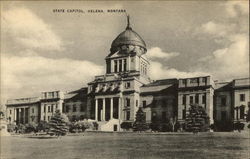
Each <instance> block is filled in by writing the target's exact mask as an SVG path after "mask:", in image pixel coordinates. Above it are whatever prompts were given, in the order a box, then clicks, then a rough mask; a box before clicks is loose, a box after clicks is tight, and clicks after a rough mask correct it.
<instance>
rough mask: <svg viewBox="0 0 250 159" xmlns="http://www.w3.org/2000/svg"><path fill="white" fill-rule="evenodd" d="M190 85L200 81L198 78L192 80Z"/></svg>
mask: <svg viewBox="0 0 250 159" xmlns="http://www.w3.org/2000/svg"><path fill="white" fill-rule="evenodd" d="M190 83H198V79H197V78H193V79H190Z"/></svg>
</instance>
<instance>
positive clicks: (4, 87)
mask: <svg viewBox="0 0 250 159" xmlns="http://www.w3.org/2000/svg"><path fill="white" fill-rule="evenodd" d="M0 3H1V30H0V32H1V35H0V36H1V41H0V42H1V104H3V103H5V102H6V99H10V98H23V97H34V96H39V95H40V93H41V92H42V91H52V90H62V91H72V90H75V89H79V88H81V87H85V86H87V83H88V82H91V81H92V80H93V79H94V76H96V75H101V74H104V73H105V60H104V58H105V57H106V56H107V55H108V54H109V49H110V46H111V43H112V41H113V40H114V39H115V38H116V36H117V35H118V34H119V33H121V32H122V31H124V30H125V28H126V25H127V24H126V22H127V20H126V14H129V15H130V23H131V27H132V28H133V30H134V31H136V32H137V33H138V34H139V35H140V36H141V37H142V38H143V39H144V41H145V42H146V45H147V53H146V55H147V57H148V58H149V60H150V64H151V65H150V77H151V79H153V80H156V79H166V78H187V77H195V76H202V75H211V76H212V77H213V79H214V80H219V81H229V80H232V79H235V78H244V77H249V7H248V3H249V1H205V2H204V1H157V2H153V1H134V2H132V1H129V2H127V1H122V2H118V1H94V2H91V1H70V2H66V1H54V2H53V1H36V2H35V1H4V2H3V1H1V2H0ZM54 9H64V10H65V12H64V13H61V12H53V10H54ZM68 9H80V10H83V11H84V13H76V12H75V13H68V12H67V10H68ZM89 9H94V10H95V9H99V10H103V11H104V13H88V10H89ZM107 9H124V10H126V13H108V12H107Z"/></svg>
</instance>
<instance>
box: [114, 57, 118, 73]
mask: <svg viewBox="0 0 250 159" xmlns="http://www.w3.org/2000/svg"><path fill="white" fill-rule="evenodd" d="M114 63H115V68H114V70H115V72H118V69H117V60H114Z"/></svg>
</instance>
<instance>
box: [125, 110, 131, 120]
mask: <svg viewBox="0 0 250 159" xmlns="http://www.w3.org/2000/svg"><path fill="white" fill-rule="evenodd" d="M129 119H130V111H127V113H126V120H129Z"/></svg>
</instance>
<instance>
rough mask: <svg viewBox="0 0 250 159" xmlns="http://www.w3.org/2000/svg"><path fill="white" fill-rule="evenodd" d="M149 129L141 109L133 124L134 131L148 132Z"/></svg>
mask: <svg viewBox="0 0 250 159" xmlns="http://www.w3.org/2000/svg"><path fill="white" fill-rule="evenodd" d="M147 129H148V124H147V123H146V117H145V114H144V112H143V110H142V108H141V107H140V108H139V109H138V111H137V113H136V117H135V122H134V124H133V130H134V131H139V132H141V131H146V130H147Z"/></svg>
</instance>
